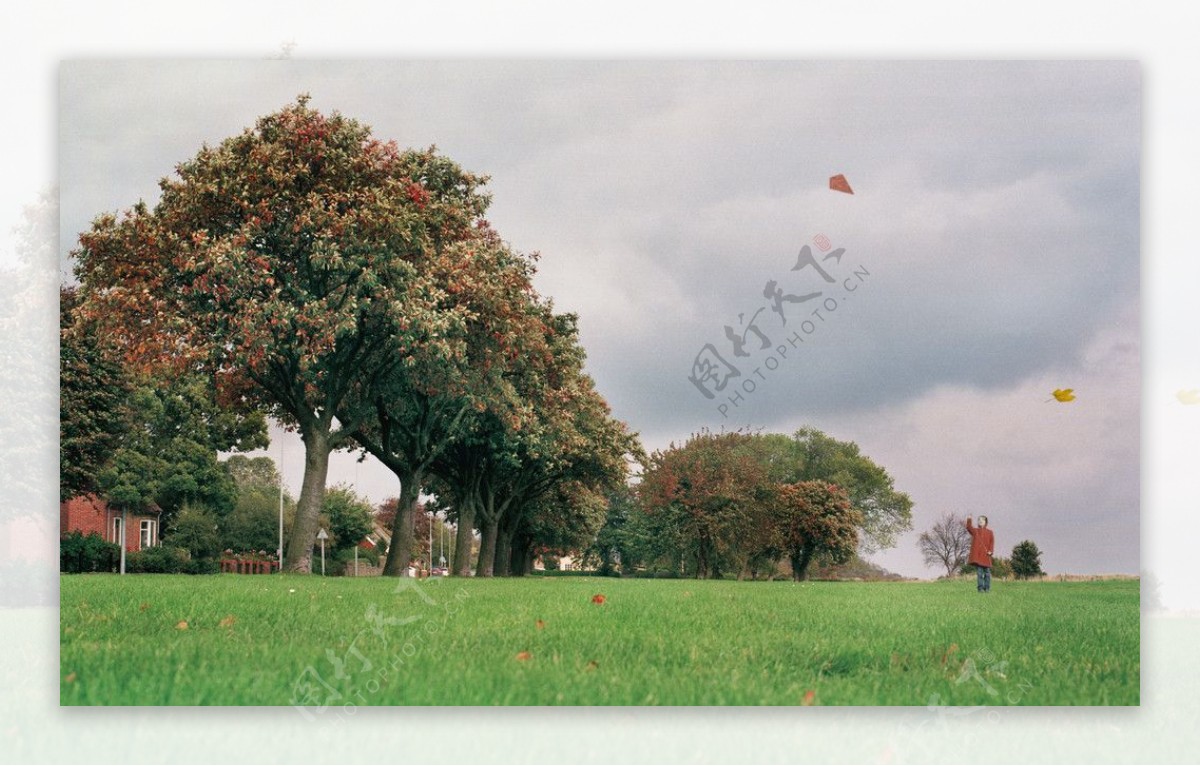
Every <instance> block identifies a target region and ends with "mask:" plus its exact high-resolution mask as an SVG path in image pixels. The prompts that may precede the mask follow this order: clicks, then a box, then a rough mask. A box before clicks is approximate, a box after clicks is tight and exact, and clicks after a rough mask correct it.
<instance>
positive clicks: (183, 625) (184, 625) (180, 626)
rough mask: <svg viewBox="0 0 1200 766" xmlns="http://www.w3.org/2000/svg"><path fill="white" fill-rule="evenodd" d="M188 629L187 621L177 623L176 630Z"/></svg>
mask: <svg viewBox="0 0 1200 766" xmlns="http://www.w3.org/2000/svg"><path fill="white" fill-rule="evenodd" d="M187 628H188V626H187V620H180V621H179V622H177V623H175V629H176V630H187Z"/></svg>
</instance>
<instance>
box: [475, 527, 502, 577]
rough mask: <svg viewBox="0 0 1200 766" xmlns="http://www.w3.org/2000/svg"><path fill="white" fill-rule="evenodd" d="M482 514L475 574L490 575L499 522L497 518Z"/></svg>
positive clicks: (494, 557) (494, 556) (477, 575)
mask: <svg viewBox="0 0 1200 766" xmlns="http://www.w3.org/2000/svg"><path fill="white" fill-rule="evenodd" d="M481 515H483V514H481ZM483 516H484V517H483V519H482V520H481V522H480V525H479V533H480V535H481V536H482V539H481V540H480V542H479V564H478V565H477V566H476V567H475V576H476V577H491V576H492V570H493V568H494V566H495V563H496V538H497V537H498V536H499V532H500V524H499V520H498V519H495V518H492V519H488V518H487V516H486V515H483Z"/></svg>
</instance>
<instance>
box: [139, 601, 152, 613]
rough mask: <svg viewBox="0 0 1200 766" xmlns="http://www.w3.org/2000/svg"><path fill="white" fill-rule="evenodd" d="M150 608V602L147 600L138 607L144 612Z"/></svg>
mask: <svg viewBox="0 0 1200 766" xmlns="http://www.w3.org/2000/svg"><path fill="white" fill-rule="evenodd" d="M149 608H150V604H149V603H147V602H145V601H143V602H142V605H141V606H139V607H138V611H139V612H144V611H146V610H147V609H149Z"/></svg>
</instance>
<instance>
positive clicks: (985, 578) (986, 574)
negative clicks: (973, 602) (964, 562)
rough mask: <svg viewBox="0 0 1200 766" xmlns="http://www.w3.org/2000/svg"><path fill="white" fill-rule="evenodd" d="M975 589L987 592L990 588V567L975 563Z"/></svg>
mask: <svg viewBox="0 0 1200 766" xmlns="http://www.w3.org/2000/svg"><path fill="white" fill-rule="evenodd" d="M975 589H976V590H978V591H979V592H980V593H987V592H988V591H990V590H991V589H992V568H991V567H981V566H979V565H978V564H976V565H975Z"/></svg>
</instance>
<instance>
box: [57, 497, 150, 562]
mask: <svg viewBox="0 0 1200 766" xmlns="http://www.w3.org/2000/svg"><path fill="white" fill-rule="evenodd" d="M161 514H162V510H161V509H159V508H157V507H155V508H153V509H151V510H149V511H142V512H139V513H129V514H127V515H126V519H127V520H128V524H129V528H128V529H125V530H122V529H121V512H120V511H119V510H116V509H115V508H110V507H109V506H108V503H106V502H105V501H104V500H101V499H100V498H98V497H96V496H95V495H80V496H78V497H73V498H71V499H70V500H67V501H66V502H64V503H59V505H58V523H59V532H60V533H61V534H64V535H65V534H67V533H68V532H82V533H83V534H85V535H87V534H91V533H92V532H95V533H96V534H98V535H100V536H101V537H103V538H104V539H105V540H107V541H108V542H110V543H120V542H122V540H123V541H124V543H125V550H127V551H140V550H141V549H143V548H152V547H154V546H155V545H158V521H159V516H160V515H161Z"/></svg>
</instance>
